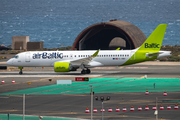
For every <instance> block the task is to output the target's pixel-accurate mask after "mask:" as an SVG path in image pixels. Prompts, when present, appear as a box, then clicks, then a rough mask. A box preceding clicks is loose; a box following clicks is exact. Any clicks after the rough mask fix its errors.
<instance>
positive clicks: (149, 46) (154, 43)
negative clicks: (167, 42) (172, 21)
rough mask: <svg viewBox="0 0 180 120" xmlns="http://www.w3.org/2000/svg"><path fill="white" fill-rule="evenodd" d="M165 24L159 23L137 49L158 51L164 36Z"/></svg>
mask: <svg viewBox="0 0 180 120" xmlns="http://www.w3.org/2000/svg"><path fill="white" fill-rule="evenodd" d="M166 27H167V24H160V25H159V26H157V28H156V29H155V30H154V31H153V33H151V35H150V36H149V37H148V38H147V39H146V41H145V42H144V43H143V44H142V45H141V46H140V48H139V49H138V50H145V51H146V50H147V51H149V52H150V51H159V50H160V49H161V44H162V41H163V38H164V34H165V31H166Z"/></svg>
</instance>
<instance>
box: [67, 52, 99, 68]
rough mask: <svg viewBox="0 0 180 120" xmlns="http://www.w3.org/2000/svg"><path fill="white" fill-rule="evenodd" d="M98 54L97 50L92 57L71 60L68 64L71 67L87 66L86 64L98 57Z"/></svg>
mask: <svg viewBox="0 0 180 120" xmlns="http://www.w3.org/2000/svg"><path fill="white" fill-rule="evenodd" d="M98 53H99V50H97V51H96V52H95V53H94V54H93V55H91V56H89V57H87V58H82V59H76V60H71V61H70V63H71V64H72V65H88V63H89V62H91V61H92V59H93V58H94V57H96V56H97V55H98Z"/></svg>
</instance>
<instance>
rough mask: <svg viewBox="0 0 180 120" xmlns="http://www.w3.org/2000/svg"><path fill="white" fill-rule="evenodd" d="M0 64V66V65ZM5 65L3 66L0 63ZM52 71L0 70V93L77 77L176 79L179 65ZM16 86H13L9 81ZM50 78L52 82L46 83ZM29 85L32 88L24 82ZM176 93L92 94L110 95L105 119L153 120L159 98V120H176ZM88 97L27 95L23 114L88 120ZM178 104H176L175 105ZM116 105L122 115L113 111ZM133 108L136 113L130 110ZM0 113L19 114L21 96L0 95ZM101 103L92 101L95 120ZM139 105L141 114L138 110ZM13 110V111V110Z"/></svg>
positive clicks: (105, 104)
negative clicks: (66, 71) (88, 70)
mask: <svg viewBox="0 0 180 120" xmlns="http://www.w3.org/2000/svg"><path fill="white" fill-rule="evenodd" d="M0 64H1V63H0ZM1 65H4V64H1ZM52 71H53V68H44V69H42V68H25V69H24V74H23V75H19V74H18V72H19V71H18V70H17V69H16V68H13V67H8V70H1V71H0V80H2V79H3V80H5V84H1V83H0V93H4V92H10V91H15V90H22V89H27V88H34V87H39V86H47V85H52V84H56V80H59V79H61V80H66V79H70V80H74V79H75V77H76V76H79V77H90V78H94V77H136V78H138V77H143V76H144V75H147V77H155V78H179V75H180V65H179V64H177V65H169V64H168V65H157V64H155V65H150V64H148V65H147V64H146V65H142V64H138V65H130V66H123V67H109V68H105V69H103V68H94V69H91V71H92V73H91V74H88V75H81V74H80V70H78V71H75V72H69V73H54V72H52ZM13 79H14V80H15V81H16V83H15V84H12V83H11V81H12V80H13ZM49 79H52V82H50V81H49ZM28 82H31V85H28V84H27V83H28ZM179 93H180V92H179V91H176V92H168V96H163V95H162V94H163V93H162V92H153V93H150V95H145V93H144V92H143V93H142V92H141V93H99V94H97V93H95V95H94V96H104V97H106V96H110V97H111V99H110V100H109V101H104V108H105V110H106V112H105V113H104V115H103V116H104V120H113V119H117V120H119V119H124V120H132V119H134V120H139V119H142V120H145V119H146V120H152V119H155V115H154V111H153V110H152V106H154V105H155V99H156V97H158V109H159V107H160V105H161V103H162V104H163V106H164V107H165V110H161V111H160V110H159V115H158V117H159V119H161V117H162V120H165V119H166V120H179V119H180V115H179V112H180V110H179V109H178V110H174V108H173V107H174V105H175V104H176V102H168V103H165V102H163V101H164V100H169V101H180V96H179ZM90 103H91V101H90V94H73V95H72V94H68V95H26V114H27V115H42V116H43V115H45V116H62V117H71V118H84V119H90V113H85V110H86V108H87V106H88V108H89V109H90ZM177 103H178V102H177ZM117 105H118V106H119V108H120V109H121V112H115V109H116V107H117ZM132 105H133V107H134V108H135V111H129V109H130V107H131V106H132ZM146 105H148V106H149V108H150V110H149V111H144V108H145V106H146ZM167 105H171V107H172V110H166V107H167ZM0 106H1V107H0V114H6V113H9V112H10V113H11V114H22V95H17V96H16V95H14V96H0ZM101 106H102V103H101V101H95V100H94V108H97V110H98V113H94V114H93V118H94V119H101V117H102V116H101V112H100V109H101ZM139 106H141V107H142V108H143V111H137V108H138V107H139ZM110 107H111V108H112V109H113V112H107V110H108V108H110ZM123 107H126V108H127V112H122V108H123ZM13 109H14V110H13Z"/></svg>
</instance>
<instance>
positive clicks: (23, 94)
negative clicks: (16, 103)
mask: <svg viewBox="0 0 180 120" xmlns="http://www.w3.org/2000/svg"><path fill="white" fill-rule="evenodd" d="M24 118H25V94H23V120H25V119H24Z"/></svg>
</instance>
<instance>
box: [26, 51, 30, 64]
mask: <svg viewBox="0 0 180 120" xmlns="http://www.w3.org/2000/svg"><path fill="white" fill-rule="evenodd" d="M25 62H30V52H27V53H26V55H25Z"/></svg>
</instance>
